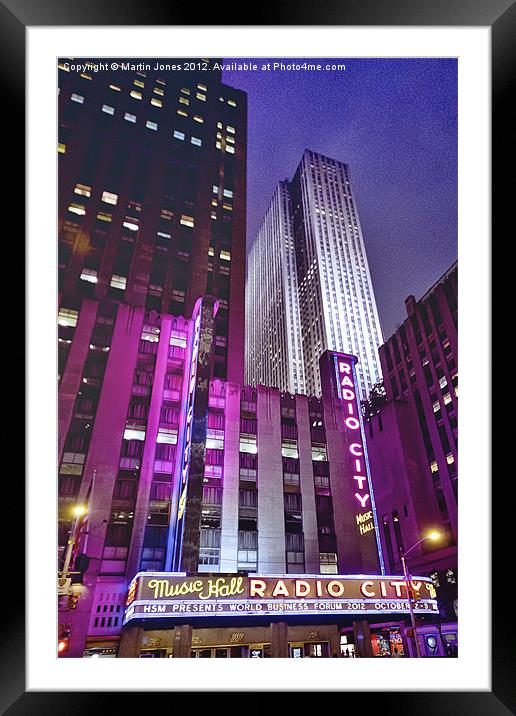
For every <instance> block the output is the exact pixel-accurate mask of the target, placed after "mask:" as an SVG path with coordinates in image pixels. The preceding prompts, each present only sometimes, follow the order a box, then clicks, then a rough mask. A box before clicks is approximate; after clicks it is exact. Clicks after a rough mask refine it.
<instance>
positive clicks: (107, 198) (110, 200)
mask: <svg viewBox="0 0 516 716" xmlns="http://www.w3.org/2000/svg"><path fill="white" fill-rule="evenodd" d="M101 200H102V201H103V202H104V203H105V204H112V205H113V206H116V204H117V202H118V194H113V193H112V192H110V191H103V192H102V199H101Z"/></svg>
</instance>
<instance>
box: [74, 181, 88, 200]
mask: <svg viewBox="0 0 516 716" xmlns="http://www.w3.org/2000/svg"><path fill="white" fill-rule="evenodd" d="M73 191H74V194H79V195H80V196H88V197H90V196H91V186H87V185H86V184H76V185H75V188H74V190H73Z"/></svg>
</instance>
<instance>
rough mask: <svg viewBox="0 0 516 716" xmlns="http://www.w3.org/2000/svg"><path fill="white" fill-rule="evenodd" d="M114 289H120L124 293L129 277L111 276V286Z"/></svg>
mask: <svg viewBox="0 0 516 716" xmlns="http://www.w3.org/2000/svg"><path fill="white" fill-rule="evenodd" d="M109 285H110V286H111V287H112V288H120V289H121V290H122V291H125V288H126V286H127V277H126V276H115V274H113V276H111V282H110V284H109Z"/></svg>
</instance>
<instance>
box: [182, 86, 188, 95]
mask: <svg viewBox="0 0 516 716" xmlns="http://www.w3.org/2000/svg"><path fill="white" fill-rule="evenodd" d="M181 92H182V93H183V94H190V90H189V89H188V87H181Z"/></svg>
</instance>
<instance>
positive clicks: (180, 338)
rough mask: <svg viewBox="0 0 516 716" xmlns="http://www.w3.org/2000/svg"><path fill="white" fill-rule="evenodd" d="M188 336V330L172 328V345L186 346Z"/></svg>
mask: <svg viewBox="0 0 516 716" xmlns="http://www.w3.org/2000/svg"><path fill="white" fill-rule="evenodd" d="M186 342H187V336H186V331H179V330H176V329H172V331H171V333H170V345H171V346H179V347H180V348H186Z"/></svg>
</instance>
